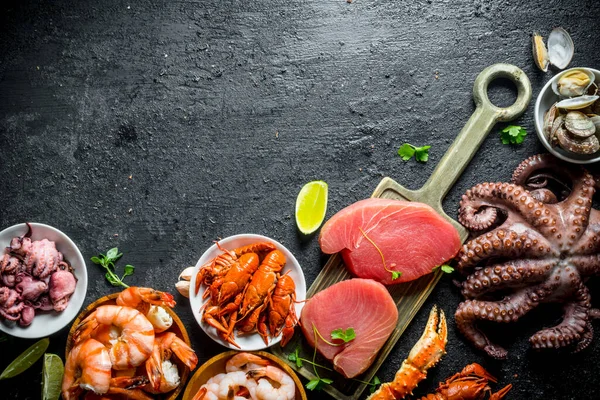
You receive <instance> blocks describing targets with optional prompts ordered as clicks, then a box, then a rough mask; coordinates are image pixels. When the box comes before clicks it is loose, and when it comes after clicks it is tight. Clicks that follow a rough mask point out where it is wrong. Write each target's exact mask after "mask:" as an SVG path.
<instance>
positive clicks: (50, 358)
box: [42, 353, 65, 400]
mask: <svg viewBox="0 0 600 400" xmlns="http://www.w3.org/2000/svg"><path fill="white" fill-rule="evenodd" d="M64 373H65V367H64V366H63V362H62V360H61V359H60V357H59V356H57V355H56V354H51V353H46V354H44V367H43V369H42V400H58V398H59V397H60V389H61V386H62V379H63V374H64Z"/></svg>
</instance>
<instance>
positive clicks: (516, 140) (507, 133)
mask: <svg viewBox="0 0 600 400" xmlns="http://www.w3.org/2000/svg"><path fill="white" fill-rule="evenodd" d="M525 136H527V132H526V131H525V129H523V128H522V127H520V126H516V125H509V126H507V127H506V128H504V129H502V131H501V132H500V140H502V143H503V144H521V143H523V141H524V140H525Z"/></svg>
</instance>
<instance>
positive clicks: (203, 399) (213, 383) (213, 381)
mask: <svg viewBox="0 0 600 400" xmlns="http://www.w3.org/2000/svg"><path fill="white" fill-rule="evenodd" d="M225 375H227V374H218V375H215V376H213V377H212V378H210V379H209V380H208V381H206V383H205V384H204V385H202V386H201V387H200V390H198V393H196V395H195V396H194V398H193V399H192V400H219V396H217V393H219V383H221V381H222V380H223V378H225Z"/></svg>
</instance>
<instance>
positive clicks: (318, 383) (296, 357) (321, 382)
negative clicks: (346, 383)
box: [288, 330, 381, 393]
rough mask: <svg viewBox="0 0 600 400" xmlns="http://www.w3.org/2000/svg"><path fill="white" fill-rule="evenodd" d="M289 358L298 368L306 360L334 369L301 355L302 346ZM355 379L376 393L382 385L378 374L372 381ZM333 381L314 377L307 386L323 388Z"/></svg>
mask: <svg viewBox="0 0 600 400" xmlns="http://www.w3.org/2000/svg"><path fill="white" fill-rule="evenodd" d="M347 331H348V330H346V332H347ZM332 334H333V332H332ZM288 360H289V361H291V362H293V363H295V364H296V367H298V368H302V367H303V366H304V363H305V362H306V363H308V364H310V365H312V366H313V367H319V368H323V369H325V370H327V371H333V369H331V368H329V367H326V366H324V365H321V364H317V363H316V362H314V360H307V359H306V358H302V357H300V347H296V349H295V350H294V352H293V353H290V354H288ZM353 380H354V381H357V382H360V383H364V384H366V385H368V386H370V388H369V391H370V392H371V393H375V391H376V390H377V387H378V386H379V385H381V381H380V380H379V377H377V376H374V377H373V379H372V380H371V382H366V381H361V380H360V379H353ZM311 382H313V383H312V384H311ZM331 383H333V381H332V380H331V379H327V378H321V377H319V378H318V379H313V380H311V381H310V382H308V383H307V384H306V388H307V389H310V390H321V389H323V387H324V386H325V385H329V384H331ZM308 385H310V386H311V387H309V386H308Z"/></svg>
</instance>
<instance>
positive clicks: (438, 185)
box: [416, 64, 531, 215]
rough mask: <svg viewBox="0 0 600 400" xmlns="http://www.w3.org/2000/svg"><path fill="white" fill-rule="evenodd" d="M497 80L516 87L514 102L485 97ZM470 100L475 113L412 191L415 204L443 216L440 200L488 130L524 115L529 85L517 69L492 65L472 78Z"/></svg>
mask: <svg viewBox="0 0 600 400" xmlns="http://www.w3.org/2000/svg"><path fill="white" fill-rule="evenodd" d="M498 78H506V79H509V80H511V81H512V82H513V83H514V84H515V86H516V87H517V92H518V94H517V100H516V101H515V102H514V104H513V105H511V106H510V107H505V108H502V107H497V106H495V105H494V104H492V102H491V101H490V99H489V97H488V95H487V90H488V86H489V84H490V83H491V82H492V81H494V80H495V79H498ZM473 100H474V101H475V106H476V108H475V112H474V113H473V115H471V118H469V121H467V124H466V125H465V126H464V128H463V129H462V130H461V131H460V133H459V134H458V136H457V137H456V139H455V140H454V143H452V145H451V146H450V148H449V149H448V151H447V152H446V154H444V156H443V157H442V159H441V160H440V162H439V163H438V165H437V167H436V168H435V171H433V174H432V175H431V177H430V178H429V180H427V182H425V184H424V185H423V187H422V188H421V189H419V190H417V191H416V192H418V193H419V201H422V202H424V203H428V204H430V205H431V206H433V208H435V209H436V211H438V212H439V213H441V214H442V215H445V213H444V210H443V209H442V200H443V199H444V197H446V194H448V191H449V190H450V188H451V187H452V186H453V185H454V183H455V182H456V180H457V179H458V177H459V176H460V175H461V174H462V172H463V170H464V169H465V167H466V166H467V164H469V162H470V161H471V159H472V158H473V156H474V155H475V152H476V151H477V150H478V149H479V146H481V143H482V142H483V140H484V139H485V138H486V136H487V134H488V133H489V132H490V130H491V129H492V127H493V126H494V125H495V124H496V123H497V122H507V121H512V120H513V119H515V118H517V117H519V116H521V115H522V114H523V113H524V112H525V110H526V109H527V106H528V105H529V101H530V100H531V83H530V82H529V78H527V75H525V73H524V72H523V71H522V70H521V69H520V68H517V67H515V66H514V65H511V64H494V65H491V66H489V67H487V68H486V69H484V70H483V71H481V73H480V74H479V75H478V76H477V79H475V84H474V86H473Z"/></svg>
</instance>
